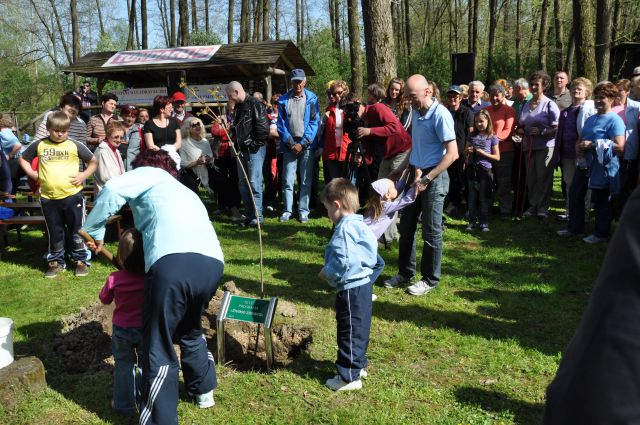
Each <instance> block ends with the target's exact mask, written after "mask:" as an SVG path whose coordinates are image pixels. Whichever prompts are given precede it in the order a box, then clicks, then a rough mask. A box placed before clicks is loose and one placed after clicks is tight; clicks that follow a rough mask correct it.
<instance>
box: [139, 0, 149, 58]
mask: <svg viewBox="0 0 640 425" xmlns="http://www.w3.org/2000/svg"><path fill="white" fill-rule="evenodd" d="M140 27H141V28H140V30H141V32H142V48H143V49H148V48H149V44H148V41H147V40H148V38H147V37H148V35H149V30H148V28H147V0H140Z"/></svg>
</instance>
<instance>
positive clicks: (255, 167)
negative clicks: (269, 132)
mask: <svg viewBox="0 0 640 425" xmlns="http://www.w3.org/2000/svg"><path fill="white" fill-rule="evenodd" d="M266 153H267V148H266V146H261V147H260V149H258V151H257V152H256V153H246V152H242V156H241V158H240V160H241V161H242V166H243V167H244V169H245V171H246V172H247V176H248V177H249V182H250V184H251V190H252V191H253V199H254V200H255V201H256V209H254V208H253V202H251V194H250V193H249V187H248V186H247V182H246V181H245V179H244V174H242V170H238V188H239V189H240V195H241V196H242V202H243V203H244V209H245V211H246V215H247V218H248V219H249V220H253V219H254V218H257V219H258V220H259V221H260V223H262V220H263V218H262V164H264V158H265V156H266Z"/></svg>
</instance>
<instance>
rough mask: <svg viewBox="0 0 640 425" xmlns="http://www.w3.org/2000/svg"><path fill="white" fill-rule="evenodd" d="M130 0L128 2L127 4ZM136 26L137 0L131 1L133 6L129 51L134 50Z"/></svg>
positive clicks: (128, 40)
mask: <svg viewBox="0 0 640 425" xmlns="http://www.w3.org/2000/svg"><path fill="white" fill-rule="evenodd" d="M128 3H129V0H127V4H128ZM135 26H136V0H131V5H130V7H129V35H128V36H127V50H133V49H134V47H133V46H134V43H135V41H134V37H135V36H134V32H135Z"/></svg>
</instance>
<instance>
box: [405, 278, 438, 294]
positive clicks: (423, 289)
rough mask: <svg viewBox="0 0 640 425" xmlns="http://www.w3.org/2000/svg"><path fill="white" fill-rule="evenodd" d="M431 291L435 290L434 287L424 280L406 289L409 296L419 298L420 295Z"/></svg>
mask: <svg viewBox="0 0 640 425" xmlns="http://www.w3.org/2000/svg"><path fill="white" fill-rule="evenodd" d="M433 289H435V286H431V285H429V284H428V283H427V282H425V281H424V280H419V281H417V282H416V283H414V284H413V285H411V286H409V287H408V288H407V292H408V293H410V294H411V295H418V296H420V295H424V294H426V293H427V292H429V291H432V290H433Z"/></svg>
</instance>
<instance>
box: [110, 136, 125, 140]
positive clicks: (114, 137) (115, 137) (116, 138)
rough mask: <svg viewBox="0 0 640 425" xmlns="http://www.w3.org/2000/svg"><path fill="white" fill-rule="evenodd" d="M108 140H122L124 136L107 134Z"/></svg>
mask: <svg viewBox="0 0 640 425" xmlns="http://www.w3.org/2000/svg"><path fill="white" fill-rule="evenodd" d="M109 140H124V136H109Z"/></svg>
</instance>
